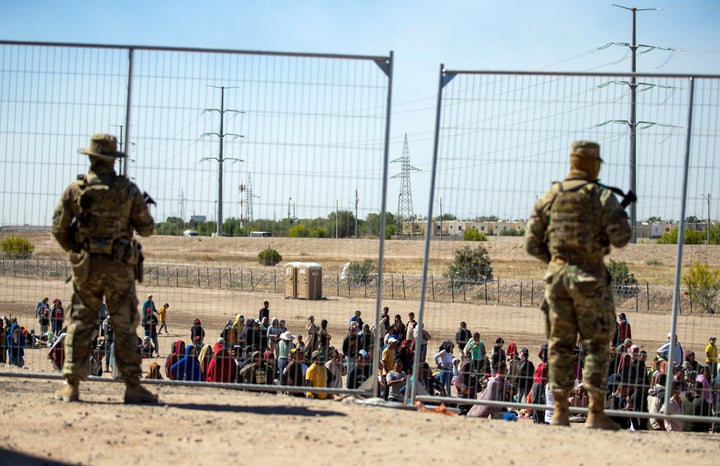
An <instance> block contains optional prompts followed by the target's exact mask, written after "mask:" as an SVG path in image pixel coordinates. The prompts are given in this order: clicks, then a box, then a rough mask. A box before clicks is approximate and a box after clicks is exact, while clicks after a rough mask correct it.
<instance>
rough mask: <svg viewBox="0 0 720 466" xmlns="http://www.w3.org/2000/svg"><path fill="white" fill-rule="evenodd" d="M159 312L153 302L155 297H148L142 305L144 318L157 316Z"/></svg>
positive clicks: (150, 295)
mask: <svg viewBox="0 0 720 466" xmlns="http://www.w3.org/2000/svg"><path fill="white" fill-rule="evenodd" d="M157 313H158V311H157V309H155V301H153V295H152V294H149V295H147V298H146V299H145V301H144V302H143V305H142V317H148V316H151V315H153V314H157Z"/></svg>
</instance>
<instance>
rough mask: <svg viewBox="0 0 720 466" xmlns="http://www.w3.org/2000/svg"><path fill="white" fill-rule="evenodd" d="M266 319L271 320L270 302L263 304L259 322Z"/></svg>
mask: <svg viewBox="0 0 720 466" xmlns="http://www.w3.org/2000/svg"><path fill="white" fill-rule="evenodd" d="M266 317H267V318H268V319H270V301H265V302H263V307H261V308H260V311H259V313H258V320H259V321H260V322H262V320H263V319H264V318H266Z"/></svg>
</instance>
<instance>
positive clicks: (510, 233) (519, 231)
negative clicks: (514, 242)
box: [498, 228, 525, 236]
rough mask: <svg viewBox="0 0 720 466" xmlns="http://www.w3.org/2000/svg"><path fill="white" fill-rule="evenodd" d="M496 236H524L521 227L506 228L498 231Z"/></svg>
mask: <svg viewBox="0 0 720 466" xmlns="http://www.w3.org/2000/svg"><path fill="white" fill-rule="evenodd" d="M498 236H525V230H524V229H523V228H518V229H517V230H513V229H510V228H508V229H507V230H503V231H501V232H500V233H498Z"/></svg>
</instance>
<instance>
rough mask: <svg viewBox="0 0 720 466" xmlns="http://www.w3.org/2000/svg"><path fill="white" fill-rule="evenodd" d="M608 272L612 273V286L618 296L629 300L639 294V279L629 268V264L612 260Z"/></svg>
mask: <svg viewBox="0 0 720 466" xmlns="http://www.w3.org/2000/svg"><path fill="white" fill-rule="evenodd" d="M608 272H610V278H611V280H612V286H613V289H614V290H615V293H616V295H619V296H621V297H624V298H629V297H631V296H635V295H636V294H637V293H638V286H637V279H636V278H635V274H634V273H632V272H631V271H630V269H629V268H628V266H627V262H625V261H614V260H612V259H610V263H609V264H608Z"/></svg>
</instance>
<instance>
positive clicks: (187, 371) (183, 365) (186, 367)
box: [170, 345, 202, 382]
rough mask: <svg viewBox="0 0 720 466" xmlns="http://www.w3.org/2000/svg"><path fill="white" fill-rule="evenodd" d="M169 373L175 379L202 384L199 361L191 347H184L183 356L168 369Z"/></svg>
mask: <svg viewBox="0 0 720 466" xmlns="http://www.w3.org/2000/svg"><path fill="white" fill-rule="evenodd" d="M170 371H171V372H172V373H173V375H174V376H175V377H176V378H177V379H176V380H184V381H187V382H202V370H201V369H200V361H198V358H197V353H196V352H195V347H194V346H193V345H187V346H185V356H184V357H183V358H182V359H180V360H179V361H178V362H176V363H175V364H173V365H172V366H171V367H170Z"/></svg>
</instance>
